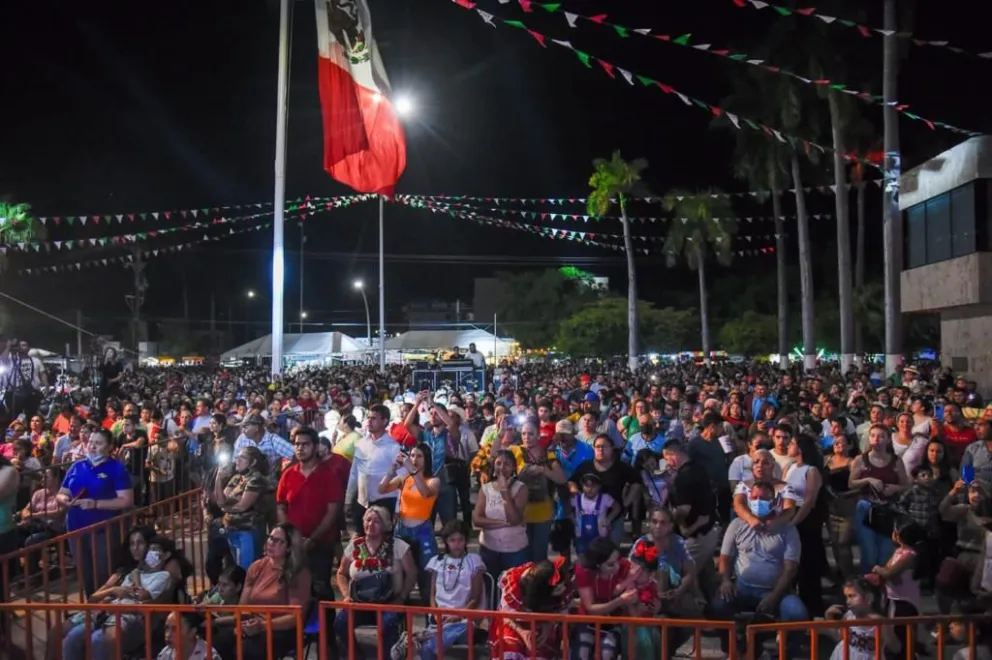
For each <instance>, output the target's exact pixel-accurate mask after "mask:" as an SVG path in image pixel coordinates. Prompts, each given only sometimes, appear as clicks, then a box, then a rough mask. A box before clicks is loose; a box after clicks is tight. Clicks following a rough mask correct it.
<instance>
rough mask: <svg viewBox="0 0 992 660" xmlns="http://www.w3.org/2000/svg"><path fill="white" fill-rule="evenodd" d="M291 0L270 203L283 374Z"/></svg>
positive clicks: (285, 13)
mask: <svg viewBox="0 0 992 660" xmlns="http://www.w3.org/2000/svg"><path fill="white" fill-rule="evenodd" d="M292 8H293V3H292V2H290V0H280V2H279V75H278V84H277V87H276V152H275V168H274V169H275V186H274V187H275V191H274V192H275V194H274V195H273V198H274V199H273V202H272V210H273V214H272V365H271V371H272V375H273V376H281V375H282V357H283V356H282V353H283V320H284V319H283V311H284V310H283V294H284V287H285V284H286V272H285V267H286V264H285V245H284V239H285V236H284V234H283V229H284V226H283V224H284V221H285V215H286V125H287V124H288V122H289V51H290V40H291V34H292V27H293V19H292V16H293V14H292Z"/></svg>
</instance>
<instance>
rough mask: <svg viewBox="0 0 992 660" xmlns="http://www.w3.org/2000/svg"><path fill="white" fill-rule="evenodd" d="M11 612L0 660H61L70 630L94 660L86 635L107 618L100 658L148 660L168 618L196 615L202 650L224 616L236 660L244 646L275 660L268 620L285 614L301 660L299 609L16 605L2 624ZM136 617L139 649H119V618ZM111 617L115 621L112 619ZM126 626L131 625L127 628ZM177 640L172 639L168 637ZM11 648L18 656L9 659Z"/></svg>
mask: <svg viewBox="0 0 992 660" xmlns="http://www.w3.org/2000/svg"><path fill="white" fill-rule="evenodd" d="M14 612H16V613H17V614H18V617H17V627H16V628H14V629H11V628H7V630H8V631H10V634H8V635H6V637H5V639H4V641H3V643H2V645H0V657H3V658H12V657H24V658H26V660H61V659H62V655H63V653H62V650H63V649H62V640H63V639H64V638H65V636H66V634H67V633H68V631H69V628H70V627H72V626H73V625H77V626H83V627H84V628H83V630H84V634H83V635H82V637H83V644H84V655H83V657H85V658H93V657H95V656H94V655H93V653H92V649H93V644H92V633H93V631H94V629H96V628H97V626H103V625H105V621H109V620H110V619H109V618H108V615H111V616H112V618H113V623H112V625H110V626H107V628H112V629H113V631H114V634H113V635H112V637H113V639H112V641H111V645H112V646H113V649H112V651H111V653H110V655H109V656H101V659H102V658H112V660H139V659H140V660H153V659H154V658H155V657H157V655H158V653H159V650H160V648H161V647H162V645H163V644H164V628H165V619H166V617H168V615H169V614H172V613H176V614H177V615H182V614H197V615H199V616H200V617H202V618H203V620H204V621H203V622H204V627H203V632H202V637H203V639H204V640H205V641H206V643H207V644H208V646H211V647H212V646H213V640H214V636H215V630H214V627H215V626H214V622H215V620H216V619H217V618H218V617H221V616H225V617H227V616H229V617H233V618H234V623H233V625H234V631H235V644H236V652H237V657H239V658H240V657H242V649H243V648H244V645H246V644H251V645H253V646H254V645H257V644H259V643H262V642H263V640H264V643H265V645H266V649H267V652H266V660H279V659H280V658H282V657H283V656H282V655H279V654H276V653H275V652H274V649H273V639H272V637H273V634H272V626H271V623H272V619H273V618H274V617H278V616H283V615H287V614H291V615H293V616H294V617H295V619H296V639H295V648H293V649H292V651H293V652H295V657H296V658H300V659H302V658H305V657H306V656H305V655H304V632H303V627H304V621H305V618H304V615H305V612H304V611H303V608H301V607H295V606H288V605H283V606H264V607H263V606H260V605H253V606H237V607H216V608H211V607H199V606H193V605H140V606H134V605H102V604H81V603H20V604H0V614H3V615H4V616H3V618H4V619H6V620H7V621H11V620H13V619H14V616H13V614H14ZM41 614H44V616H45V620H46V622H47V621H49V620H50V621H51V622H52V623H51V624H50V625H45V626H44V627H43V629H41V630H39V628H42V626H41V624H40V621H39V620H38V619H39V618H40V615H41ZM122 614H127V615H136V616H140V617H141V619H142V620H141V624H140V625H141V626H142V627H143V629H144V630H143V632H144V634H143V635H142V637H143V644H142V645H141V646H140V647H139V648H135V649H126V648H122V642H121V638H122V635H121V625H122V623H121V618H120V616H119V615H122ZM22 615H23V616H22ZM72 615H76V617H78V618H81V619H82V622H80V623H75V624H74V623H73V622H71V621H70V618H69V617H70V616H72ZM115 615H116V616H115ZM246 619H252V620H257V619H263V620H264V623H265V632H264V633H262V634H260V635H258V636H252V637H243V636H242V624H243V622H244V621H245V620H246ZM128 625H134V624H131V623H129V624H128ZM173 639H178V636H173ZM173 644H175V645H176V651H175V657H177V658H182V657H185V655H184V654H183V652H182V648H181V644H182V640H181V639H179V640H178V641H176V642H173ZM15 648H17V649H18V650H19V651H20V653H18V655H17V656H15V655H13V653H14V649H15Z"/></svg>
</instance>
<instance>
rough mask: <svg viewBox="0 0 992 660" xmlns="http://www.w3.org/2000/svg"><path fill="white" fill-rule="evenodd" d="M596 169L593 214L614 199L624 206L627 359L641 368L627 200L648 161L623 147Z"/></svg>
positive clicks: (597, 162)
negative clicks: (628, 158) (626, 153)
mask: <svg viewBox="0 0 992 660" xmlns="http://www.w3.org/2000/svg"><path fill="white" fill-rule="evenodd" d="M592 166H593V172H592V176H591V177H590V178H589V185H590V187H592V191H591V192H590V193H589V201H588V203H587V208H588V210H589V215H592V216H596V217H599V216H603V215H606V213H607V212H608V211H609V209H610V205H612V204H613V202H614V200H615V201H616V202H617V204H618V205H619V207H620V219H621V222H622V223H623V248H624V252H626V253H627V325H628V329H627V363H628V365H629V366H630V370H631V371H634V370H635V369H637V357H638V351H637V328H638V325H637V324H638V321H637V269H636V268H635V264H634V239H633V237H632V236H631V233H630V220H629V219H628V218H627V201H628V199H629V198H630V195H631V192H632V190H634V188H635V187H637V186H638V184H640V181H641V172H643V171H644V170H645V169H647V167H648V162H647V161H646V160H644V159H643V158H637V159H634V160H632V161H630V162H627V161H625V160H624V159H623V158H622V157H621V156H620V152H619V151H614V152H613V156H612V157H611V158H610V159H609V160H605V159H603V158H597V159H596V160H594V161H593V162H592Z"/></svg>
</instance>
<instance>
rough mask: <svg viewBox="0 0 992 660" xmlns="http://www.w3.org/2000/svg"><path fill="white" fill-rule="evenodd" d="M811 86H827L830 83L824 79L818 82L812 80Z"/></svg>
mask: <svg viewBox="0 0 992 660" xmlns="http://www.w3.org/2000/svg"><path fill="white" fill-rule="evenodd" d="M813 84H814V85H829V84H830V81H829V80H827V79H826V78H820V79H819V80H814V81H813Z"/></svg>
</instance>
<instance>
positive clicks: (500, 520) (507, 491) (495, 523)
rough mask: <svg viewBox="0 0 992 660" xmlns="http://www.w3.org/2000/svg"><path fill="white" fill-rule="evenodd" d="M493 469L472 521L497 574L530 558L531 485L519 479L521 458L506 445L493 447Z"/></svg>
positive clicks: (491, 569)
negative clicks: (528, 514) (527, 513)
mask: <svg viewBox="0 0 992 660" xmlns="http://www.w3.org/2000/svg"><path fill="white" fill-rule="evenodd" d="M492 456H493V459H492V460H493V471H492V476H491V478H490V480H489V481H488V482H486V483H484V484H483V485H482V489H481V490H480V491H479V497H478V498H477V499H476V501H475V510H474V511H473V513H472V523H473V524H474V525H475V527H476V529H479V530H480V534H479V555H480V556H481V557H482V562H483V563H484V564H485V565H486V569H487V570H488V571H489V574H490V575H492V576H493V577H498V576H499V575H500V574H502V573H503V571H506V570H508V569H511V568H516V567H517V566H522V565H523V564H526V563H527V561H529V559H530V553H529V550H528V547H529V541H528V538H527V524H526V523H525V522H524V509H526V508H527V497H528V495H527V489H526V488H525V487H524V484H523V483H522V482H521V481H520V480H519V479H517V459H516V457H515V456H514V455H513V453H512V452H511V451H509V450H506V449H500V450H494V451H493V454H492Z"/></svg>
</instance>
